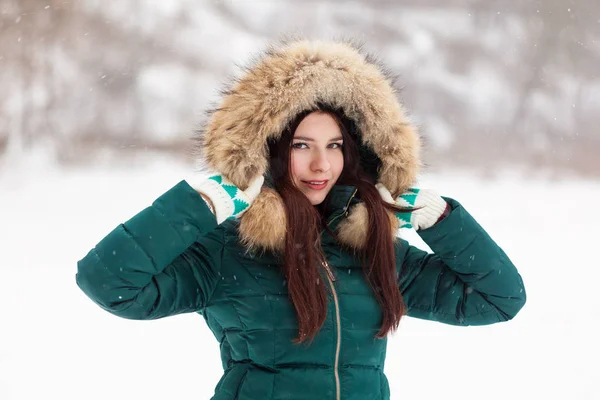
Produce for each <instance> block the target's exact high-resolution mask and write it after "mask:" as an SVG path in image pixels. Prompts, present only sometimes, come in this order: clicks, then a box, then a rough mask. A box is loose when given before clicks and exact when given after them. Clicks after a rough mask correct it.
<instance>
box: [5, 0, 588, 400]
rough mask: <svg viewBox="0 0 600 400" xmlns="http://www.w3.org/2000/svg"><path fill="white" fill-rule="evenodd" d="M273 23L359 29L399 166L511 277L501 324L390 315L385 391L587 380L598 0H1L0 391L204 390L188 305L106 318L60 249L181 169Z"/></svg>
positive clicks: (210, 349) (539, 392)
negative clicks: (516, 295) (466, 226)
mask: <svg viewBox="0 0 600 400" xmlns="http://www.w3.org/2000/svg"><path fill="white" fill-rule="evenodd" d="M289 35H292V36H294V35H296V36H297V35H302V36H305V37H307V38H313V39H317V38H318V39H331V38H353V39H355V40H359V41H362V42H364V48H365V50H366V51H369V52H371V53H373V54H376V55H377V56H378V57H379V58H380V60H381V61H382V62H383V63H384V64H385V65H386V66H387V67H388V69H390V70H392V71H393V72H395V73H396V74H398V75H399V78H400V85H401V86H402V91H401V93H400V97H401V100H402V102H403V103H404V105H405V107H406V109H407V110H408V111H409V113H410V117H411V119H412V120H413V121H414V122H415V123H416V124H417V125H418V126H419V128H420V132H421V135H422V136H423V139H424V142H425V149H424V154H423V159H424V162H425V165H426V168H425V169H424V173H423V174H422V176H421V177H420V178H419V182H418V184H419V185H421V186H423V187H430V188H435V189H437V190H438V191H439V192H440V193H442V194H444V195H447V196H449V197H453V198H455V199H457V200H459V201H460V202H461V203H462V204H463V205H464V206H465V207H466V208H467V209H468V210H469V212H470V213H471V214H472V215H474V216H475V217H476V219H477V220H478V222H480V223H481V224H482V226H484V227H485V229H486V230H487V232H488V233H489V234H490V235H491V236H492V237H493V238H494V240H496V241H497V242H498V244H499V245H501V247H502V248H503V249H504V250H505V251H506V252H507V254H508V255H509V256H510V258H511V259H512V261H513V262H514V263H515V265H516V266H517V267H518V269H519V271H520V273H521V275H522V276H523V280H524V282H525V286H526V289H527V304H526V305H525V307H524V308H523V310H522V311H521V312H520V313H519V315H518V316H517V317H516V318H515V319H514V320H512V321H510V322H509V323H506V324H495V325H491V326H484V327H471V328H466V329H465V328H458V327H451V326H446V325H442V324H436V323H432V322H428V321H421V320H416V319H410V318H404V319H403V320H402V323H401V326H400V329H399V331H398V332H397V333H396V334H395V335H393V336H392V337H390V340H389V342H388V357H387V360H386V368H385V372H386V374H387V376H388V378H389V381H390V388H391V392H392V399H394V400H396V399H409V398H410V399H431V398H441V397H443V398H444V399H445V400H454V399H456V400H481V399H486V400H505V399H507V398H510V399H515V400H519V399H525V400H531V399H560V400H564V399H584V400H598V399H600V387H599V385H598V382H600V367H599V362H598V360H600V346H598V338H599V337H600V296H598V294H597V293H598V284H597V282H598V281H599V280H600V272H599V271H600V260H599V258H598V255H597V248H598V238H599V235H598V227H599V226H600V212H599V211H598V205H599V204H600V132H599V126H600V2H599V1H597V0H578V1H575V0H567V1H565V0H543V1H542V0H538V1H532V0H529V1H519V0H395V1H392V0H363V1H343V0H338V1H312V0H304V1H286V0H277V1H275V0H272V1H264V0H226V1H217V0H214V1H209V0H177V1H175V0H173V1H150V0H129V1H122V0H120V1H117V0H102V1H101V0H78V1H75V0H45V1H42V0H0V93H1V95H0V313H1V315H2V319H1V321H2V322H0V399H2V400H31V399H36V400H37V399H59V398H60V399H86V400H93V399H98V400H101V399H102V400H104V399H106V398H110V399H112V400H121V399H123V400H132V399H142V398H143V399H145V400H150V399H164V398H169V399H171V398H173V399H174V398H177V399H208V398H210V397H211V396H212V394H213V393H214V387H215V385H216V384H217V382H218V380H219V378H220V377H221V374H222V369H221V361H220V356H219V346H218V342H217V341H216V340H215V338H214V337H213V335H212V333H211V332H210V331H209V330H208V328H207V327H206V324H205V323H204V320H203V319H202V318H200V317H199V316H198V315H195V314H186V315H179V316H175V317H172V318H165V319H162V320H158V321H145V322H139V321H129V320H124V319H119V318H116V317H114V316H112V315H110V314H108V313H107V312H105V311H103V310H102V309H100V308H99V307H97V306H96V305H95V304H93V303H92V302H91V301H90V300H89V299H88V298H86V297H85V295H84V294H83V293H82V292H81V291H80V290H79V289H78V287H77V285H76V284H75V272H76V269H77V261H78V260H80V259H81V258H83V257H84V256H85V255H86V253H87V252H88V251H89V250H90V249H91V248H93V246H94V245H95V244H96V243H97V242H98V241H100V240H101V239H102V237H104V236H105V235H106V234H108V233H109V232H110V231H111V230H112V229H113V228H114V227H115V226H117V225H118V224H119V223H120V222H124V221H126V220H127V219H129V218H131V217H132V216H133V215H135V214H136V213H137V212H138V211H140V210H142V209H143V208H144V207H146V206H148V205H149V204H150V203H151V202H152V201H153V200H154V199H155V198H156V197H158V196H159V195H161V194H162V193H164V192H165V191H166V190H168V189H169V188H170V187H171V186H173V185H174V184H175V183H177V182H178V181H179V180H181V179H182V178H183V177H186V176H188V175H189V174H190V172H191V171H193V168H192V167H193V164H194V160H192V159H191V151H190V144H191V142H190V136H191V135H192V132H193V130H194V129H196V128H198V127H199V126H200V125H201V124H202V122H203V118H204V111H205V110H206V109H208V108H211V107H213V105H214V102H215V101H217V100H218V98H219V96H218V94H219V90H220V89H221V88H222V87H223V85H224V84H226V83H227V82H229V79H230V77H232V76H237V75H238V74H239V73H240V69H239V68H238V65H245V64H248V62H250V61H251V60H252V59H253V57H254V56H255V55H257V54H259V53H260V52H261V51H263V50H264V49H265V46H266V45H267V44H269V43H270V42H272V41H274V40H278V39H279V38H281V37H284V36H289ZM399 235H400V236H403V237H405V238H406V239H408V240H410V242H411V244H413V245H416V246H418V247H421V248H424V249H428V247H427V245H426V243H423V242H422V241H421V240H420V237H419V236H418V235H417V234H416V233H415V232H414V231H406V232H404V231H401V232H400V233H399Z"/></svg>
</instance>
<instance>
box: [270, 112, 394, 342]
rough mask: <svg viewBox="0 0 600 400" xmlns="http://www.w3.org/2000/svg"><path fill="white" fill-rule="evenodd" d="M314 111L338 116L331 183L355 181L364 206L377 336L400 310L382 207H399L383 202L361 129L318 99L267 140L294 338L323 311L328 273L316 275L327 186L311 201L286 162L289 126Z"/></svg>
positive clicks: (314, 329) (301, 337)
mask: <svg viewBox="0 0 600 400" xmlns="http://www.w3.org/2000/svg"><path fill="white" fill-rule="evenodd" d="M313 111H318V112H323V113H327V114H328V115H330V116H331V117H333V118H334V119H335V121H336V122H337V124H338V127H339V128H340V131H341V133H342V137H343V142H344V144H343V146H342V152H343V157H344V168H343V170H342V173H341V175H340V177H339V179H338V181H337V182H336V184H340V185H351V186H354V187H356V189H357V190H358V196H359V197H360V199H361V201H362V202H363V203H364V205H365V206H366V208H367V211H368V215H369V227H368V237H367V243H366V246H365V249H366V250H364V251H363V252H362V253H361V254H359V256H360V259H361V261H362V265H363V272H364V275H365V279H366V281H367V282H368V284H369V286H370V287H371V289H372V290H373V294H374V295H375V297H376V299H377V302H378V303H379V305H380V306H381V309H382V312H383V321H382V323H381V329H380V330H379V332H378V333H377V335H376V337H377V338H383V337H385V336H386V335H387V334H388V333H389V332H393V331H395V330H396V329H397V328H398V324H399V323H400V318H401V317H402V315H403V314H404V310H405V307H404V303H403V301H402V296H401V294H400V290H399V288H398V284H397V281H396V261H395V251H394V244H393V238H392V235H391V234H390V232H391V226H390V220H389V218H388V215H387V214H386V209H392V210H394V211H398V210H396V209H394V208H392V207H390V205H388V204H387V203H386V202H384V201H383V199H382V198H381V196H380V194H379V192H378V191H377V188H376V187H375V183H376V182H375V179H376V167H377V162H378V161H379V160H378V159H377V158H376V157H374V154H373V153H368V152H367V153H365V151H366V150H365V148H360V147H359V144H358V143H357V141H360V135H359V134H358V132H356V125H355V124H354V123H353V121H351V120H350V119H349V118H346V117H345V115H344V114H343V111H342V110H336V109H333V108H331V107H328V106H324V105H320V106H319V107H318V108H316V109H313V110H307V111H305V112H303V113H301V114H299V115H298V116H297V117H296V118H295V119H294V120H293V121H291V122H290V123H289V124H288V126H287V128H286V129H285V131H284V132H283V134H282V137H281V138H280V139H279V140H277V141H270V142H269V160H270V174H271V178H272V181H273V182H272V183H273V186H274V187H275V189H276V190H277V191H278V192H279V194H280V196H281V198H282V199H283V202H284V205H285V210H286V217H287V227H288V230H287V232H286V237H285V251H284V257H283V273H284V275H285V277H286V280H287V286H288V290H289V297H290V299H291V301H292V303H293V305H294V308H295V310H296V314H297V318H298V325H299V332H298V338H296V339H294V342H295V343H302V342H304V341H306V340H308V342H309V343H310V342H311V341H312V339H314V337H315V336H316V334H317V333H318V331H319V330H320V329H321V326H322V325H323V323H324V322H325V318H326V316H327V293H326V285H325V283H324V282H323V281H324V280H326V279H327V278H326V277H324V276H322V275H321V274H322V272H323V269H322V268H321V265H322V263H323V262H324V257H323V255H322V254H323V253H322V250H321V244H320V230H321V229H328V227H327V226H326V224H325V220H324V214H323V210H324V207H325V206H326V204H327V202H328V201H329V197H330V194H331V192H330V193H329V194H328V195H327V197H326V198H325V200H324V201H323V202H322V203H321V204H320V205H318V206H313V205H312V204H311V203H310V201H309V200H308V198H307V197H306V196H305V195H304V194H303V193H302V192H301V191H300V190H299V189H298V188H297V187H296V186H295V185H294V184H293V181H292V175H291V167H290V148H291V144H292V139H293V136H294V132H295V131H296V128H297V127H298V125H299V124H300V122H301V121H302V119H304V117H306V116H307V115H308V114H310V113H311V112H313ZM361 151H362V152H361ZM365 157H367V158H370V160H369V161H370V162H369V163H365V165H367V166H370V168H371V170H370V171H369V172H370V173H367V172H365V168H363V166H362V165H361V162H360V161H361V159H363V160H364V159H365ZM331 233H332V234H334V233H333V232H331ZM334 236H335V234H334Z"/></svg>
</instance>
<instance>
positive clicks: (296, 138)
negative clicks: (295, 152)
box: [294, 136, 344, 142]
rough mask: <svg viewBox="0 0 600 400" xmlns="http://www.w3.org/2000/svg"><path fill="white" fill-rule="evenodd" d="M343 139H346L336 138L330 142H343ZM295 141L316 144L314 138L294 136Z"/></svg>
mask: <svg viewBox="0 0 600 400" xmlns="http://www.w3.org/2000/svg"><path fill="white" fill-rule="evenodd" d="M342 139H344V138H343V137H341V136H338V137H336V138H333V139H331V140H330V142H335V141H336V140H342ZM294 140H304V141H307V142H314V141H315V140H314V139H313V138H309V137H306V136H294Z"/></svg>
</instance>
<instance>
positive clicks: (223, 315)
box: [76, 181, 525, 400]
mask: <svg viewBox="0 0 600 400" xmlns="http://www.w3.org/2000/svg"><path fill="white" fill-rule="evenodd" d="M357 201H359V199H357V196H356V191H355V190H354V188H353V187H344V186H336V187H335V188H334V189H333V192H332V194H331V201H330V206H329V209H328V211H327V215H328V218H327V221H328V224H329V225H330V227H331V228H335V226H336V225H337V224H338V223H339V222H340V221H342V220H344V218H346V217H347V210H348V208H349V207H351V206H352V205H353V204H355V203H356V202H357ZM446 201H448V202H449V204H450V205H451V208H452V211H451V212H450V214H449V215H448V216H447V217H446V218H445V219H443V220H442V221H440V222H439V223H438V224H436V225H434V226H433V227H431V228H429V229H427V230H423V231H420V232H419V235H420V236H421V237H422V238H423V240H424V241H425V242H426V243H427V244H428V245H429V246H430V248H431V249H432V250H433V252H434V254H428V253H427V252H425V251H422V250H420V249H417V248H415V247H413V246H411V245H409V244H408V243H407V242H406V241H404V240H400V239H398V240H397V241H396V243H395V248H396V261H397V272H398V286H399V290H400V291H401V293H402V296H403V298H404V302H405V304H406V306H407V309H408V316H411V317H416V318H423V319H427V320H431V321H439V322H442V323H446V324H453V325H462V326H466V325H485V324H492V323H496V322H501V321H507V320H510V319H511V318H513V317H514V316H515V315H516V314H517V312H518V311H519V310H520V309H521V307H523V305H524V303H525V289H524V287H523V282H522V280H521V277H520V276H519V274H518V272H517V270H516V269H515V267H514V266H513V264H512V263H511V261H510V260H509V258H508V257H507V256H506V254H505V253H504V252H503V251H502V250H501V249H500V248H499V247H498V246H497V245H496V244H495V243H494V241H493V240H492V239H491V238H490V237H489V236H488V234H487V233H486V232H485V231H484V230H483V229H482V228H481V227H480V226H479V225H478V223H477V222H476V221H475V220H474V219H473V218H472V217H471V216H470V215H469V213H468V212H467V211H466V210H465V209H464V208H463V207H462V206H461V205H460V204H459V203H458V202H456V201H454V200H452V199H448V198H446ZM237 225H238V222H237V221H231V220H230V221H226V222H225V223H223V224H221V225H219V226H217V225H216V222H215V218H214V216H213V215H212V213H211V212H210V211H209V209H208V208H207V206H206V205H205V203H204V201H203V200H202V199H201V197H200V196H199V195H198V194H197V192H196V191H194V190H193V189H192V188H191V187H190V186H189V185H188V183H187V182H186V181H182V182H180V183H179V184H177V185H176V186H175V187H173V188H172V189H171V190H169V191H168V192H166V193H165V194H164V195H162V196H161V197H159V198H158V199H157V200H156V201H155V202H154V203H153V204H152V206H150V207H148V208H146V209H144V210H143V211H141V212H140V213H139V214H137V215H136V216H134V217H133V218H131V219H130V220H129V221H127V222H126V223H124V224H122V225H119V226H118V227H117V228H116V229H115V230H114V231H112V232H111V233H110V234H108V235H107V236H106V237H105V238H104V239H103V240H102V241H100V242H99V243H98V244H97V245H96V246H95V247H94V248H93V249H92V250H91V251H90V252H89V253H88V254H87V256H86V257H85V258H83V259H82V260H81V261H80V262H79V263H78V272H77V277H76V280H77V284H78V285H79V287H80V288H81V289H82V290H83V292H84V293H85V294H86V295H87V296H89V297H90V298H91V299H92V300H93V301H94V302H96V303H97V304H98V305H99V306H100V307H102V308H104V309H105V310H107V311H109V312H111V313H113V314H115V315H117V316H120V317H123V318H129V319H139V320H147V319H156V318H162V317H166V316H170V315H175V314H180V313H189V312H196V313H198V314H200V315H202V316H203V317H204V319H205V320H206V322H207V324H208V326H209V327H210V329H211V330H212V332H213V333H214V335H215V338H216V339H217V341H218V343H219V346H220V349H221V358H222V364H223V369H224V373H223V376H222V378H221V380H220V381H219V382H218V384H217V386H216V389H215V395H214V397H213V400H234V399H235V400H259V399H260V400H275V399H277V400H281V399H288V400H300V399H302V400H312V399H319V400H323V399H331V400H336V399H338V400H340V399H343V400H365V399H372V400H376V399H377V400H387V399H389V398H390V393H389V387H388V381H387V379H386V377H385V375H384V373H383V369H384V362H385V356H386V339H375V334H376V333H377V332H378V330H379V328H380V325H381V320H382V314H381V311H380V308H379V306H378V303H377V301H376V299H375V297H374V296H373V295H372V293H371V289H370V288H369V286H368V285H367V284H366V281H365V279H364V276H363V272H362V268H361V266H360V263H359V262H358V260H357V259H355V258H353V257H352V256H351V255H350V254H349V253H347V252H345V251H343V250H342V249H341V247H340V246H339V245H337V244H336V242H335V240H334V239H333V238H332V237H331V236H330V235H329V234H328V233H327V231H325V230H324V231H323V233H322V246H323V250H324V253H325V255H326V257H327V261H328V263H329V265H330V266H332V267H334V268H333V272H334V275H335V281H333V282H332V284H333V287H334V290H335V291H334V292H332V293H333V294H335V296H331V295H330V299H329V302H328V314H327V319H326V321H325V324H324V325H323V327H322V329H321V331H320V332H319V334H318V335H317V336H316V338H315V340H314V341H313V343H312V344H311V345H310V346H308V347H307V346H306V345H305V344H301V345H295V344H293V343H292V339H293V338H295V337H296V336H297V334H298V325H297V322H296V316H295V312H294V308H293V306H292V304H291V303H290V301H289V299H288V293H287V287H286V282H285V279H284V277H283V275H282V274H281V273H280V261H279V260H278V258H277V256H275V255H274V254H273V253H266V254H262V255H260V256H257V255H253V254H249V253H248V252H247V251H246V250H245V249H244V248H243V247H242V246H241V245H240V242H239V235H238V230H237Z"/></svg>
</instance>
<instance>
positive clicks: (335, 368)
mask: <svg viewBox="0 0 600 400" xmlns="http://www.w3.org/2000/svg"><path fill="white" fill-rule="evenodd" d="M323 267H324V268H325V271H326V272H327V280H328V281H329V286H330V287H331V292H332V294H333V302H334V304H335V321H336V327H337V344H336V348H335V364H334V365H333V374H334V376H335V398H336V400H340V398H341V388H340V375H339V371H338V364H339V361H340V345H341V340H342V333H341V326H340V325H341V322H340V305H339V303H338V297H337V292H336V291H335V287H334V286H333V282H335V276H334V275H333V272H331V269H330V268H329V264H328V263H327V261H323Z"/></svg>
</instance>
